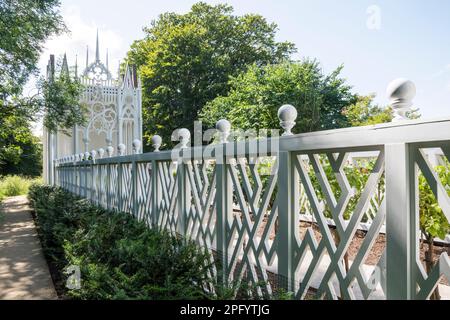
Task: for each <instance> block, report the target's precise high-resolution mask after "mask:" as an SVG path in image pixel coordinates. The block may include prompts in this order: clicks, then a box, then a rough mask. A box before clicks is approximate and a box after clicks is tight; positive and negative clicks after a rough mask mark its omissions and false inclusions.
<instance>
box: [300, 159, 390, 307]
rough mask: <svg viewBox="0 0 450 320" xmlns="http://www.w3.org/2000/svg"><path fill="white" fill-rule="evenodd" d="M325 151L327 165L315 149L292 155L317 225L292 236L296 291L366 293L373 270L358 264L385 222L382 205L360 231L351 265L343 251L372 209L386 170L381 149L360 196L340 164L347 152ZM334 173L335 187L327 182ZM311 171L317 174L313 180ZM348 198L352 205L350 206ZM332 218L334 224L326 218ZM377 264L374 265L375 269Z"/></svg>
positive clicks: (330, 295)
mask: <svg viewBox="0 0 450 320" xmlns="http://www.w3.org/2000/svg"><path fill="white" fill-rule="evenodd" d="M326 156H327V158H328V160H329V161H328V164H329V167H328V168H325V167H324V166H325V162H324V161H320V157H319V155H317V154H308V158H307V160H309V161H307V160H305V158H304V157H302V156H301V155H298V156H297V157H296V158H295V167H296V171H297V172H298V174H299V179H300V182H301V184H302V187H303V191H304V193H305V194H306V197H307V199H308V202H309V207H310V210H311V212H312V215H313V216H314V221H315V227H316V230H313V228H312V227H308V228H307V229H306V230H305V232H304V236H303V239H300V238H301V237H296V250H295V251H296V253H295V270H296V271H295V277H296V279H297V280H296V282H297V283H299V287H298V290H297V292H296V294H297V297H299V298H304V297H305V296H306V294H307V293H308V291H309V290H311V289H314V290H316V291H317V295H318V296H319V297H328V298H334V299H337V298H338V297H342V298H352V299H356V298H367V297H368V296H369V295H370V293H371V292H372V291H373V290H374V287H376V286H377V285H378V283H375V284H373V281H372V280H373V279H372V275H371V276H370V277H369V278H367V277H366V276H365V274H363V273H362V270H361V269H362V267H363V266H362V265H363V263H364V261H365V259H366V258H367V255H368V254H369V252H370V250H371V248H372V247H373V245H374V242H375V240H376V239H377V236H378V234H379V230H380V228H381V226H382V224H383V223H384V216H385V213H384V210H378V212H377V213H376V215H375V220H376V223H373V224H372V225H371V227H370V229H369V231H368V232H367V233H366V234H365V235H364V238H363V240H362V241H361V243H360V244H359V247H358V251H357V253H356V256H355V257H354V260H353V261H352V263H351V265H350V262H349V260H348V259H346V253H347V251H348V249H349V247H350V245H351V244H352V242H353V241H355V233H356V231H357V229H358V227H359V226H360V223H361V220H362V218H363V217H364V216H365V214H366V212H367V210H372V214H374V213H373V211H374V209H373V206H371V205H370V203H371V200H372V199H373V197H374V194H375V193H376V191H377V188H378V185H379V184H380V180H381V179H382V176H383V173H384V154H383V152H382V151H380V152H379V154H378V157H377V160H376V162H375V163H374V166H373V168H372V170H371V172H370V174H368V176H367V180H366V181H365V184H364V185H363V186H362V189H361V190H359V192H358V197H355V195H354V193H355V191H354V190H352V189H354V188H352V187H351V186H350V183H349V180H348V177H347V173H346V172H345V171H344V170H343V168H344V164H345V163H346V159H347V157H348V155H346V154H345V153H334V154H331V153H330V154H327V155H326ZM326 171H328V172H327V173H326ZM333 174H334V177H335V180H334V187H332V186H331V185H332V184H331V183H330V179H331V178H330V177H331V176H332V175H333ZM312 177H313V178H315V179H316V180H315V181H313V180H312ZM300 189H301V188H299V190H300ZM337 193H338V195H336V194H337ZM299 198H301V194H299ZM351 198H352V200H353V201H354V202H353V203H354V206H352V208H351V209H352V210H351V212H349V208H348V207H349V202H350V200H351ZM323 203H325V205H323ZM344 213H345V214H346V216H348V217H347V219H344ZM330 219H331V220H332V222H333V225H332V226H330V224H329V223H328V221H329V220H330ZM318 238H320V239H318ZM376 270H377V268H376V267H375V268H374V270H373V273H376V272H377V271H376ZM355 285H357V286H358V287H359V288H358V289H359V291H360V294H359V297H356V296H355V293H354V289H353V287H354V286H355Z"/></svg>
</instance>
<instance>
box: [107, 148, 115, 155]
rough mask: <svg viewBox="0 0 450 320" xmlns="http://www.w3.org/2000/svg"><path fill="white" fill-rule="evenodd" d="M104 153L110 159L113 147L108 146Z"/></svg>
mask: <svg viewBox="0 0 450 320" xmlns="http://www.w3.org/2000/svg"><path fill="white" fill-rule="evenodd" d="M106 153H108V157H112V155H113V154H114V147H113V146H108V147H107V148H106Z"/></svg>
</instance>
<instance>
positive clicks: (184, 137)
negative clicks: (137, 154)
mask: <svg viewBox="0 0 450 320" xmlns="http://www.w3.org/2000/svg"><path fill="white" fill-rule="evenodd" d="M190 139H191V133H190V131H189V130H188V129H185V128H182V129H180V130H178V140H179V141H180V149H181V150H179V156H178V159H177V162H178V166H177V175H176V179H177V190H178V194H177V212H178V224H177V230H176V231H177V232H178V233H179V234H181V235H182V236H185V235H186V218H187V214H188V212H189V207H190V204H191V199H190V197H191V190H190V187H189V184H188V183H187V180H186V170H187V166H186V164H185V163H184V161H183V158H184V157H183V156H184V152H185V151H186V150H187V147H188V144H189V143H190ZM191 155H192V154H191ZM191 160H192V159H191Z"/></svg>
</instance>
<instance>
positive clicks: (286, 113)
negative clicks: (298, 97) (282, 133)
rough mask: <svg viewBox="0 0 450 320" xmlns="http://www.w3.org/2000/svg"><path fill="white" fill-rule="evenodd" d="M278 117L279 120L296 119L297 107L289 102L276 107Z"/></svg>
mask: <svg viewBox="0 0 450 320" xmlns="http://www.w3.org/2000/svg"><path fill="white" fill-rule="evenodd" d="M278 118H279V119H280V120H281V121H295V119H297V109H295V107H294V106H293V105H290V104H285V105H282V106H281V107H280V109H278Z"/></svg>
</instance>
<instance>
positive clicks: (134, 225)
mask: <svg viewBox="0 0 450 320" xmlns="http://www.w3.org/2000/svg"><path fill="white" fill-rule="evenodd" d="M29 199H30V202H31V204H32V206H33V207H34V209H35V219H36V223H37V225H38V231H39V234H40V236H41V241H42V245H43V247H44V252H45V255H46V257H47V259H48V261H49V263H50V264H51V266H53V269H55V270H56V271H55V272H53V273H54V278H55V279H54V280H56V281H55V282H56V283H57V289H58V291H60V294H61V295H63V297H66V298H73V299H204V298H208V297H209V294H208V293H207V292H206V291H205V290H204V284H205V283H206V281H207V274H208V271H210V267H211V266H210V265H209V264H208V261H209V257H208V254H207V253H206V252H204V250H202V249H200V248H199V247H197V246H196V245H195V244H194V243H193V242H190V241H188V240H185V239H182V238H179V237H174V236H172V235H171V234H169V233H167V232H164V231H159V230H154V229H149V228H148V227H147V226H146V225H145V224H144V223H143V222H139V221H138V220H137V219H135V218H133V217H132V216H131V215H129V214H126V213H117V212H112V211H108V210H105V209H103V208H100V207H98V206H95V205H92V204H90V203H89V202H88V201H86V200H83V199H80V198H78V197H76V196H74V195H72V194H70V193H68V192H66V191H64V190H62V189H61V188H57V187H50V186H42V185H40V186H38V185H33V186H32V187H31V188H30V192H29ZM74 265H75V266H78V267H79V268H80V271H81V287H80V288H79V289H68V288H66V287H65V283H66V281H67V279H68V275H67V274H65V270H66V269H67V268H68V267H69V266H74ZM51 268H52V267H51ZM55 273H56V275H55Z"/></svg>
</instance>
